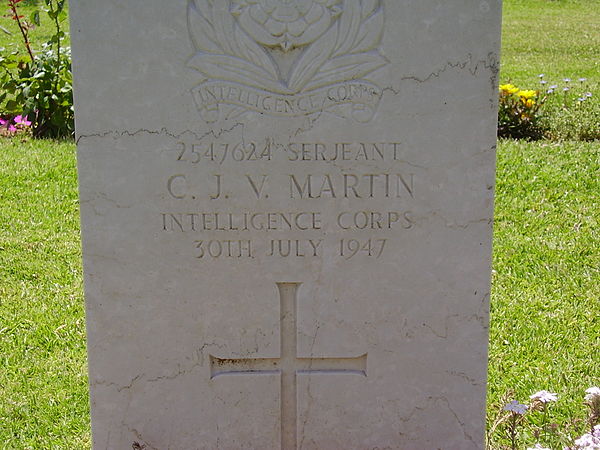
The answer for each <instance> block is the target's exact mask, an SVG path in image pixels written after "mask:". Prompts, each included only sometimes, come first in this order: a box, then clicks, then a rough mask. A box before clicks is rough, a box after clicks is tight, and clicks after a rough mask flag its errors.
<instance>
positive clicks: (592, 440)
mask: <svg viewBox="0 0 600 450" xmlns="http://www.w3.org/2000/svg"><path fill="white" fill-rule="evenodd" d="M595 434H596V433H595V432H594V434H592V433H587V434H584V435H583V436H581V437H580V438H579V439H576V440H575V448H576V449H577V450H600V436H595Z"/></svg>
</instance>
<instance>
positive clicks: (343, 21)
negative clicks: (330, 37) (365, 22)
mask: <svg viewBox="0 0 600 450" xmlns="http://www.w3.org/2000/svg"><path fill="white" fill-rule="evenodd" d="M359 2H360V0H347V1H346V4H345V5H344V11H343V12H342V17H341V18H340V24H339V28H340V32H339V34H338V38H337V42H336V44H335V50H334V52H333V56H339V55H343V54H346V53H349V52H350V50H351V49H352V44H354V41H355V40H356V36H357V34H358V31H359V27H360V23H361V19H362V16H361V6H360V3H359Z"/></svg>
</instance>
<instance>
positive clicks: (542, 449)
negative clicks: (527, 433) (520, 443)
mask: <svg viewBox="0 0 600 450" xmlns="http://www.w3.org/2000/svg"><path fill="white" fill-rule="evenodd" d="M527 450H550V449H549V448H547V447H542V446H541V445H540V444H535V447H527Z"/></svg>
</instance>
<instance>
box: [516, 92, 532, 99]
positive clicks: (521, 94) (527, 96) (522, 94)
mask: <svg viewBox="0 0 600 450" xmlns="http://www.w3.org/2000/svg"><path fill="white" fill-rule="evenodd" d="M517 95H518V96H519V97H521V98H523V99H525V100H529V99H530V98H533V97H535V96H536V95H537V92H536V91H533V90H528V91H519V93H518V94H517Z"/></svg>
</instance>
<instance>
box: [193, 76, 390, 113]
mask: <svg viewBox="0 0 600 450" xmlns="http://www.w3.org/2000/svg"><path fill="white" fill-rule="evenodd" d="M192 92H193V94H194V99H195V101H196V104H197V105H198V109H199V110H200V114H201V115H202V117H203V119H204V120H205V121H206V122H209V123H210V122H215V121H217V120H218V119H219V118H220V116H221V110H220V106H221V105H231V106H235V107H239V108H242V109H243V110H251V111H256V112H259V113H263V114H270V115H275V116H286V117H296V116H302V115H309V114H314V113H320V112H331V113H334V114H337V115H340V116H343V117H352V118H353V119H354V120H356V121H357V122H363V123H364V122H369V121H370V120H371V119H372V118H373V115H374V114H375V111H376V109H377V106H378V105H379V100H380V99H381V89H379V88H378V87H377V86H375V85H374V84H372V83H369V82H368V81H362V80H360V81H354V82H346V83H339V84H335V85H333V86H329V87H324V88H321V89H316V90H314V91H310V92H306V93H301V94H297V95H282V94H274V93H272V92H268V91H264V90H259V89H255V88H251V87H248V86H243V85H240V84H234V83H227V82H218V81H217V82H207V83H204V84H201V85H200V86H198V87H196V88H194V89H193V90H192Z"/></svg>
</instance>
